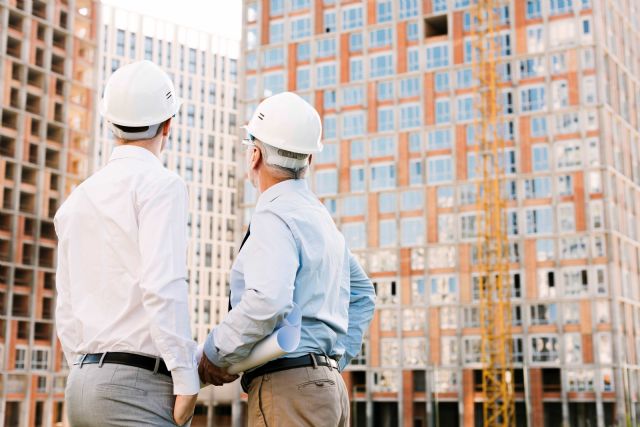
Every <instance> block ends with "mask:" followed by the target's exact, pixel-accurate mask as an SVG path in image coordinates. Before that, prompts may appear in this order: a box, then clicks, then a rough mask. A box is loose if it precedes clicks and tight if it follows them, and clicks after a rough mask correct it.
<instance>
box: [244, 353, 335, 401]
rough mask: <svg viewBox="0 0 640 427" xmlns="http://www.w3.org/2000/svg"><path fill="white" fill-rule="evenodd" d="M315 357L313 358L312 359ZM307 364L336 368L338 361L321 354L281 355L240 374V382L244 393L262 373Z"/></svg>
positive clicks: (301, 366) (305, 365) (300, 366)
mask: <svg viewBox="0 0 640 427" xmlns="http://www.w3.org/2000/svg"><path fill="white" fill-rule="evenodd" d="M314 359H315V360H314ZM307 366H327V367H329V368H333V369H336V370H337V369H338V362H336V360H335V359H332V358H330V357H326V356H324V355H322V354H305V355H304V356H300V357H292V358H289V357H283V358H282V359H276V360H273V361H271V362H269V363H265V364H264V365H262V366H260V367H259V368H256V369H254V370H253V371H249V372H245V373H244V374H243V375H242V379H241V380H240V384H242V390H244V392H245V393H248V392H249V385H250V384H251V381H253V379H254V378H257V377H261V376H262V375H266V374H271V373H273V372H279V371H286V370H288V369H295V368H304V367H307Z"/></svg>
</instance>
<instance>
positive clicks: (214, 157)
mask: <svg viewBox="0 0 640 427" xmlns="http://www.w3.org/2000/svg"><path fill="white" fill-rule="evenodd" d="M100 25H101V30H102V33H101V36H100V49H101V55H100V64H99V67H100V72H99V81H100V85H99V88H100V93H102V89H103V88H104V85H105V83H106V81H107V79H108V77H109V76H110V75H111V73H112V72H113V71H115V70H116V69H118V68H119V67H121V66H122V65H124V64H127V63H129V62H132V61H137V60H143V59H147V60H150V61H153V62H155V63H156V64H158V65H159V66H160V67H162V68H163V69H164V70H166V71H167V73H168V74H169V75H170V77H171V79H172V80H173V82H174V84H175V87H176V91H177V94H178V96H179V97H180V98H181V99H182V100H183V104H182V107H181V109H180V112H179V113H178V114H177V115H176V117H175V119H174V123H173V125H172V126H173V127H172V130H171V134H170V137H169V140H168V143H167V146H166V148H165V151H164V152H163V155H162V160H163V163H164V165H165V166H166V167H167V168H169V169H170V170H172V171H175V172H176V173H178V175H180V176H181V177H183V178H184V180H185V181H186V183H187V186H188V189H189V199H190V201H189V203H190V207H189V237H190V240H189V256H188V267H189V277H188V282H189V295H190V304H191V309H192V312H191V323H192V330H193V332H194V338H195V339H196V340H197V341H198V342H200V343H202V342H204V340H205V339H206V337H207V334H208V332H209V330H210V329H211V327H212V326H213V325H215V324H217V323H219V322H220V320H221V317H222V316H223V315H224V314H226V312H227V303H228V279H229V272H230V271H231V264H232V262H233V259H234V258H235V255H236V239H237V223H238V222H239V221H238V210H237V200H236V198H237V193H238V191H237V185H238V184H237V170H236V169H237V165H236V156H237V150H238V148H239V145H238V132H237V109H238V106H237V102H238V101H237V91H238V89H237V88H238V82H237V80H238V78H237V75H238V62H237V61H238V60H237V58H238V50H239V43H238V42H237V41H233V40H229V39H225V38H223V37H220V36H217V35H215V34H213V33H207V32H203V31H197V30H194V29H191V28H188V27H185V26H180V25H177V24H175V23H171V22H167V21H164V20H160V19H157V18H154V17H152V16H150V15H141V14H138V13H134V12H131V11H127V10H123V9H119V8H115V7H113V6H109V5H103V6H102V20H101V24H100ZM96 120H97V123H96V126H95V129H96V135H95V140H96V142H97V149H96V151H95V158H94V159H95V167H96V168H98V167H100V166H101V165H103V164H104V163H106V161H107V160H108V159H109V155H110V153H111V149H112V148H113V142H114V140H113V135H112V134H111V131H110V130H109V128H108V127H107V126H105V124H104V122H103V121H102V120H101V118H100V117H97V118H96ZM221 390H222V389H220V388H215V389H214V388H213V387H209V388H208V389H206V391H205V392H204V393H203V394H202V395H201V404H202V406H199V407H198V408H197V414H196V420H195V421H194V426H195V425H199V424H200V423H203V422H206V420H207V416H208V417H209V419H210V420H211V419H215V421H216V425H222V424H220V423H223V422H226V421H225V419H228V421H229V422H230V411H231V406H230V402H231V399H232V397H233V396H234V393H233V391H234V390H235V386H234V387H226V388H225V389H224V391H221ZM211 392H213V393H211ZM214 405H215V409H214V408H213V406H214ZM209 406H210V407H211V409H210V410H207V407H209ZM207 414H208V415H207ZM203 425H204V424H203ZM207 425H208V424H207Z"/></svg>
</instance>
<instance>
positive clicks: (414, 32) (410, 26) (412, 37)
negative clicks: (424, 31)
mask: <svg viewBox="0 0 640 427" xmlns="http://www.w3.org/2000/svg"><path fill="white" fill-rule="evenodd" d="M419 39H420V25H419V24H418V23H417V22H409V23H407V40H408V41H416V40H419Z"/></svg>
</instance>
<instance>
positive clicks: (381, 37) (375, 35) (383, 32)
mask: <svg viewBox="0 0 640 427" xmlns="http://www.w3.org/2000/svg"><path fill="white" fill-rule="evenodd" d="M392 43H393V31H392V30H391V28H380V29H377V30H372V31H370V32H369V47H370V48H379V47H385V46H391V44H392Z"/></svg>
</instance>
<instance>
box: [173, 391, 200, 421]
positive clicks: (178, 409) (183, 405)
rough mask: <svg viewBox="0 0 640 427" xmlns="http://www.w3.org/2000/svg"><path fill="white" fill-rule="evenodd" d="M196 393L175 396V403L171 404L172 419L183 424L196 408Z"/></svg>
mask: <svg viewBox="0 0 640 427" xmlns="http://www.w3.org/2000/svg"><path fill="white" fill-rule="evenodd" d="M197 399H198V395H197V394H194V395H193V396H182V395H177V396H176V403H175V404H174V405H173V420H174V421H175V422H176V424H178V425H179V426H181V425H184V424H186V423H187V421H189V419H190V418H191V417H192V416H193V411H194V410H195V408H196V400H197Z"/></svg>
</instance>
